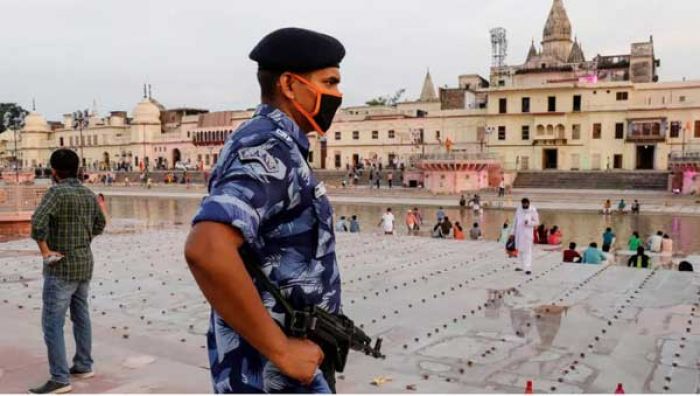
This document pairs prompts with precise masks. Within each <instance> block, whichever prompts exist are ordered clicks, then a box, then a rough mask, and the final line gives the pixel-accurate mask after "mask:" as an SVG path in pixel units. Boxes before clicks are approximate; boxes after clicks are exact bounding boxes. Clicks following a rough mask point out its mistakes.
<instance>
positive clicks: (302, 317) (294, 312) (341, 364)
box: [239, 246, 385, 372]
mask: <svg viewBox="0 0 700 396" xmlns="http://www.w3.org/2000/svg"><path fill="white" fill-rule="evenodd" d="M239 253H240V255H241V259H243V263H245V266H246V269H247V270H248V273H249V274H250V275H251V276H252V277H253V279H255V280H257V281H258V282H260V284H261V285H262V286H263V287H264V288H265V289H266V290H267V291H268V292H270V293H271V294H272V296H273V297H274V298H275V301H277V303H279V304H280V305H281V306H282V308H283V309H284V312H285V314H286V315H285V323H284V327H283V329H284V331H285V333H286V334H287V335H288V336H290V337H295V338H306V339H309V340H311V341H313V342H314V343H316V344H317V345H318V346H319V347H320V348H321V349H322V350H323V352H324V354H325V355H326V358H332V359H333V360H332V363H333V364H332V367H333V368H334V369H335V371H338V372H343V370H344V369H345V364H346V363H347V359H348V353H349V351H350V350H351V349H352V350H354V351H358V352H361V353H364V354H365V355H367V356H371V357H373V358H375V359H384V357H385V356H384V355H383V354H382V352H381V349H382V339H381V338H377V340H376V341H375V342H374V345H372V339H371V338H370V337H369V336H367V334H365V332H364V331H362V329H360V328H359V327H357V326H355V323H354V322H353V321H352V320H350V318H348V317H347V316H345V315H340V314H332V313H329V312H328V311H326V310H324V309H322V308H319V307H316V306H314V307H308V308H306V309H303V310H298V309H294V308H293V307H292V305H291V304H290V303H289V302H288V301H287V300H286V299H285V298H284V296H282V293H281V292H280V290H279V288H278V287H277V286H275V285H274V284H273V283H272V282H271V281H270V279H268V278H267V276H266V275H265V273H264V272H263V271H262V264H261V263H260V260H259V259H258V258H257V256H256V255H255V253H253V252H251V251H250V250H249V248H247V247H245V246H244V247H242V248H241V249H240V250H239Z"/></svg>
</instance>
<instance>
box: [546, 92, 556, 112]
mask: <svg viewBox="0 0 700 396" xmlns="http://www.w3.org/2000/svg"><path fill="white" fill-rule="evenodd" d="M547 111H548V112H550V113H553V112H555V111H557V97H556V96H550V97H548V98H547Z"/></svg>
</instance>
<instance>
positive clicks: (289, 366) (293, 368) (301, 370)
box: [272, 338, 323, 385]
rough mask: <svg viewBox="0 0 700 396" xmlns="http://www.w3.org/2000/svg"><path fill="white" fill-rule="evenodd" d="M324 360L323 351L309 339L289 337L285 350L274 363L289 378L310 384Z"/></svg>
mask: <svg viewBox="0 0 700 396" xmlns="http://www.w3.org/2000/svg"><path fill="white" fill-rule="evenodd" d="M321 362H323V351H322V350H321V348H319V346H318V345H316V344H315V343H313V342H312V341H309V340H303V339H299V338H287V346H286V348H285V350H284V352H283V353H282V354H281V355H280V356H279V357H275V358H274V360H273V361H272V363H274V364H275V366H277V368H279V369H280V371H281V372H282V374H284V375H286V376H287V377H289V378H292V379H295V380H297V381H299V382H301V383H302V384H303V385H308V384H310V383H311V381H313V379H314V375H315V374H316V369H318V368H319V366H321Z"/></svg>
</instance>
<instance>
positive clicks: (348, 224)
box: [335, 215, 360, 233]
mask: <svg viewBox="0 0 700 396" xmlns="http://www.w3.org/2000/svg"><path fill="white" fill-rule="evenodd" d="M335 231H336V232H352V233H356V232H360V222H359V221H358V220H357V216H356V215H352V216H351V217H350V221H348V220H347V218H346V217H345V216H340V219H339V220H338V221H337V222H336V223H335Z"/></svg>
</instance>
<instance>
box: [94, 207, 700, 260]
mask: <svg viewBox="0 0 700 396" xmlns="http://www.w3.org/2000/svg"><path fill="white" fill-rule="evenodd" d="M107 205H108V208H109V212H110V215H111V216H112V217H114V218H129V219H137V220H139V221H141V222H143V223H145V225H146V226H148V227H159V226H162V225H168V224H177V225H186V224H188V223H189V222H190V220H191V219H192V217H193V215H194V214H195V212H196V211H197V208H198V207H199V200H196V199H170V198H130V197H109V198H107ZM333 207H334V209H335V212H336V216H346V217H350V216H351V215H357V216H358V219H359V220H360V224H361V229H362V232H379V231H380V228H379V227H378V225H377V224H378V222H379V220H380V218H381V216H382V214H383V213H384V211H385V210H386V207H384V206H380V205H367V204H362V205H357V204H334V205H333ZM408 209H409V207H406V206H393V207H392V210H393V212H394V214H395V216H396V219H397V223H396V224H397V231H398V234H399V235H402V234H406V228H405V226H403V217H404V216H405V214H406V211H407V210H408ZM420 210H421V212H422V214H423V218H424V222H425V225H424V226H423V230H422V231H421V233H422V235H426V236H427V235H429V233H428V229H432V226H433V225H434V224H435V222H436V214H435V213H436V210H437V209H436V208H432V207H431V208H420ZM445 212H446V214H447V216H449V218H450V220H452V221H453V222H454V221H455V220H457V221H459V222H461V224H462V225H463V227H464V228H465V230H468V229H469V228H470V227H471V224H472V223H474V222H479V223H480V224H481V228H482V230H483V233H484V237H485V238H487V239H494V240H495V239H497V238H498V236H499V234H500V229H501V228H502V227H503V223H504V222H505V221H512V219H513V214H514V212H513V211H505V210H486V211H485V212H484V213H483V214H481V215H474V214H473V213H472V212H471V211H468V210H467V211H460V210H458V209H453V210H450V209H448V210H446V211H445ZM540 219H541V221H542V222H543V223H545V224H546V225H547V226H548V227H551V226H553V225H557V226H559V228H560V229H561V230H562V232H563V234H564V238H563V239H562V241H563V242H564V243H566V244H568V242H571V241H574V242H576V243H577V244H578V245H579V247H583V246H587V245H588V244H589V243H590V242H594V241H595V242H598V245H599V246H600V244H601V243H602V241H601V238H602V234H603V231H604V230H605V228H606V227H611V228H612V229H613V231H614V232H615V233H616V234H617V237H618V242H617V247H618V248H623V247H625V246H626V244H627V240H628V239H629V237H630V235H631V234H632V232H633V231H638V232H639V233H640V235H641V236H642V237H643V238H646V237H647V236H649V235H650V234H652V233H655V232H656V231H663V232H665V233H668V234H669V235H670V236H671V238H672V239H673V240H674V250H675V253H676V254H678V255H689V254H700V238H699V237H698V236H697V231H698V230H700V216H687V215H686V216H684V215H669V214H658V215H657V214H642V215H630V214H627V215H613V216H602V215H598V214H594V213H579V212H566V211H560V210H558V211H540Z"/></svg>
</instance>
